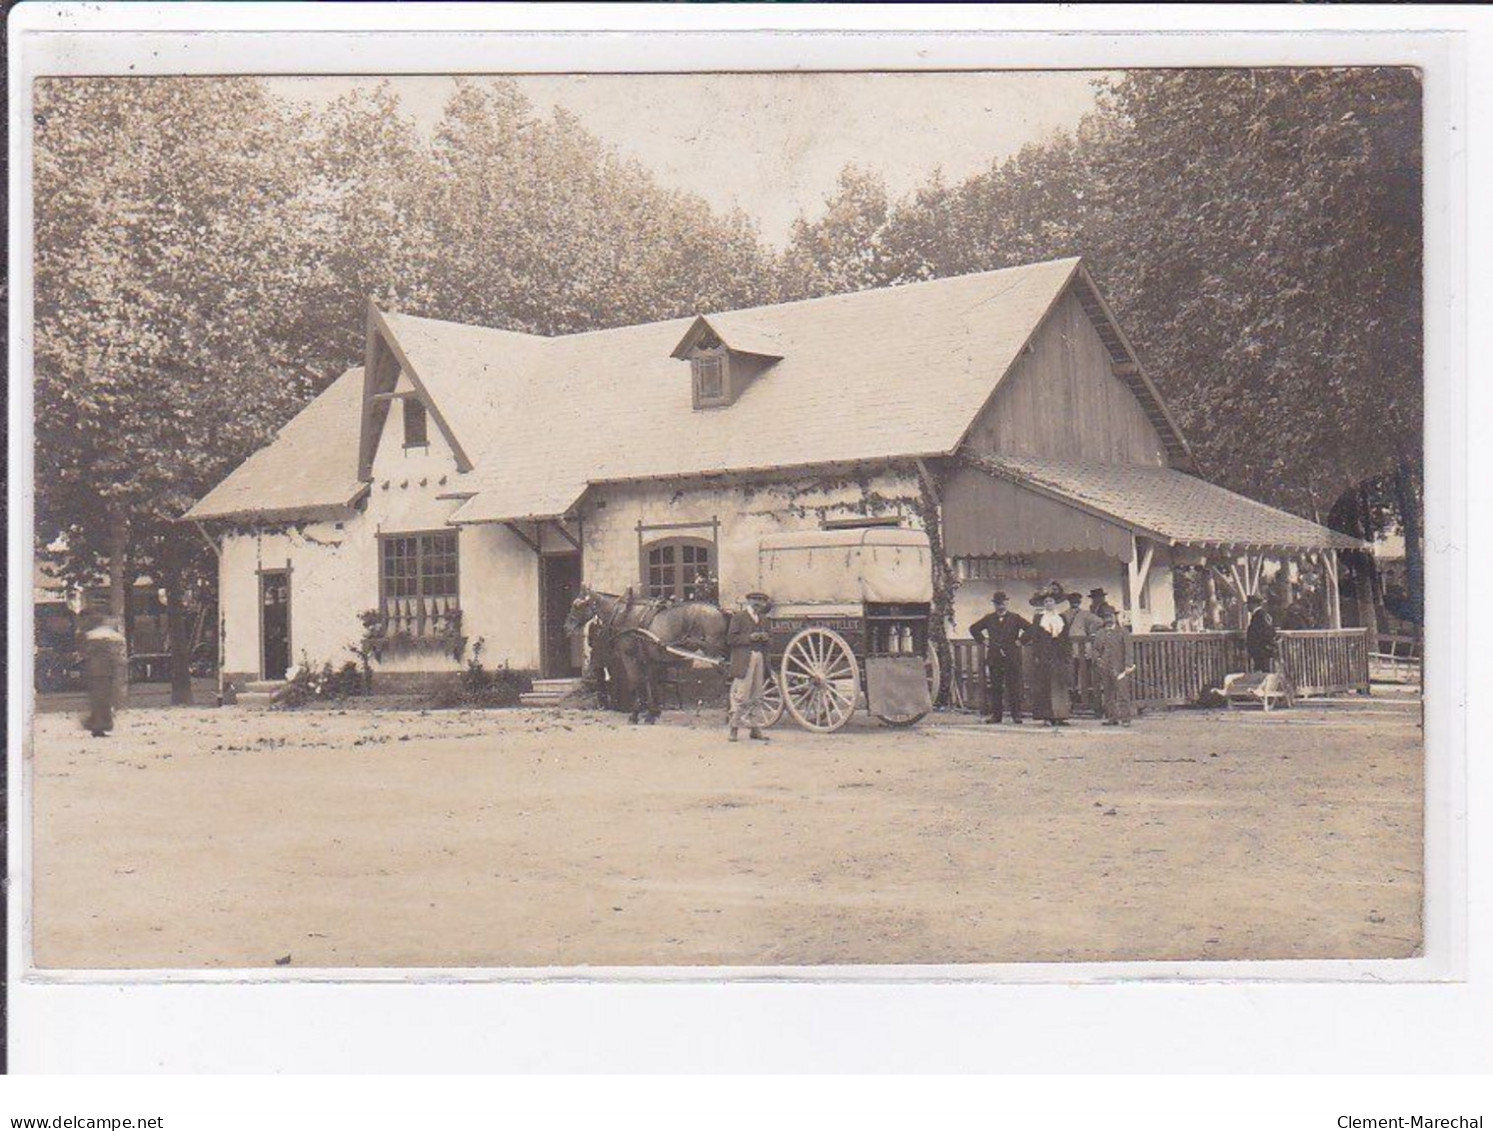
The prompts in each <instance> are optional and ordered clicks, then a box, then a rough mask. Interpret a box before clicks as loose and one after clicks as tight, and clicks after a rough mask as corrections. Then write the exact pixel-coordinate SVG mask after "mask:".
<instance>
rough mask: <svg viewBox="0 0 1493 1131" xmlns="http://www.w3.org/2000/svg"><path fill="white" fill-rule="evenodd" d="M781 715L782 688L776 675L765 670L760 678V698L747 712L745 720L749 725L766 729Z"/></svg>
mask: <svg viewBox="0 0 1493 1131" xmlns="http://www.w3.org/2000/svg"><path fill="white" fill-rule="evenodd" d="M782 717H783V689H782V688H781V687H779V686H778V677H777V676H776V675H774V674H773V673H772V672H767V673H766V675H765V676H764V678H763V680H762V698H761V699H759V700H757V704H756V706H755V707H753V708H752V709H751V710H750V711H748V712H747V714H746V718H745V722H746V725H747V726H749V727H755V728H757V729H758V730H766V729H767V728H768V727H770V726H775V725H776V724H777V721H778V720H779V719H781V718H782Z"/></svg>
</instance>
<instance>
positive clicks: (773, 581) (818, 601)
mask: <svg viewBox="0 0 1493 1131" xmlns="http://www.w3.org/2000/svg"><path fill="white" fill-rule="evenodd" d="M760 574H761V583H762V588H763V589H764V590H765V591H766V592H767V593H768V594H769V595H770V596H771V597H772V599H773V603H774V604H776V605H779V606H781V605H834V604H845V603H850V602H863V601H898V602H912V601H919V602H928V601H932V600H933V554H932V551H931V549H930V548H929V545H928V535H927V534H925V533H924V532H923V531H921V530H905V529H903V528H901V527H895V526H868V527H859V528H856V529H853V530H803V531H795V532H794V533H791V534H770V535H768V536H767V537H766V538H764V539H762V543H761V557H760Z"/></svg>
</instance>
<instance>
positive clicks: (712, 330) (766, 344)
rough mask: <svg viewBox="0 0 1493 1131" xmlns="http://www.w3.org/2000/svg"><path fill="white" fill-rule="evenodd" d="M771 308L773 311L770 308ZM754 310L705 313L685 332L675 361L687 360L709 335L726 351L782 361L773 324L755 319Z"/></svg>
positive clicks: (781, 346)
mask: <svg viewBox="0 0 1493 1131" xmlns="http://www.w3.org/2000/svg"><path fill="white" fill-rule="evenodd" d="M769 309H771V308H769ZM752 314H753V311H750V310H737V311H732V312H731V313H729V314H712V315H709V316H708V317H707V316H706V315H704V314H702V315H700V317H698V318H696V319H695V320H694V322H692V323H691V324H690V328H689V329H688V330H686V331H685V334H684V337H683V338H681V339H680V340H679V344H678V345H677V346H675V347H674V348H673V350H672V351H670V353H669V356H670V357H674V358H685V357H688V356H689V354H690V351H691V350H693V349H694V348H695V346H696V345H697V344H699V342H700V340H701V339H702V338H704V337H705V336H706V335H707V334H714V335H715V336H716V337H717V338H719V339H720V340H721V344H723V345H724V346H725V347H726V348H727V349H729V350H734V351H735V352H736V353H750V354H756V355H757V356H758V357H771V358H781V357H782V356H783V343H782V340H781V339H780V338H779V337H778V335H777V333H776V332H775V331H774V329H773V327H772V326H771V325H770V324H766V325H764V324H763V322H762V321H761V320H760V319H757V318H753V317H752Z"/></svg>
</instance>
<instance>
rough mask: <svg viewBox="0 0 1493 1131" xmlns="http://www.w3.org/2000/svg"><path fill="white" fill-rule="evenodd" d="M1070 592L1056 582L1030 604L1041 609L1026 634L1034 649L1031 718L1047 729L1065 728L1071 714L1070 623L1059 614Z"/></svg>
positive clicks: (1040, 590) (1042, 591)
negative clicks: (1047, 727) (1069, 692)
mask: <svg viewBox="0 0 1493 1131" xmlns="http://www.w3.org/2000/svg"><path fill="white" fill-rule="evenodd" d="M1067 592H1068V591H1067V588H1066V586H1064V585H1063V584H1062V583H1061V582H1057V581H1054V582H1053V583H1052V584H1051V585H1047V586H1044V587H1043V588H1041V589H1039V590H1037V592H1036V593H1034V594H1032V599H1031V603H1032V605H1033V606H1034V607H1036V608H1037V609H1038V612H1037V613H1036V615H1034V616H1033V617H1032V623H1031V625H1030V626H1029V627H1028V629H1027V632H1026V638H1027V642H1028V643H1029V644H1031V646H1032V656H1031V660H1032V704H1031V709H1032V717H1033V718H1036V719H1043V720H1045V721H1046V723H1047V725H1048V726H1055V727H1065V726H1067V725H1068V716H1069V714H1071V712H1072V708H1071V705H1070V704H1069V702H1068V681H1069V678H1070V677H1071V675H1072V670H1073V669H1072V661H1071V660H1070V658H1069V651H1068V637H1067V633H1068V622H1067V621H1065V620H1064V619H1063V614H1062V613H1061V612H1059V611H1058V609H1059V606H1058V602H1059V601H1062V600H1065V599H1066V597H1067Z"/></svg>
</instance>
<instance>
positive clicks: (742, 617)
mask: <svg viewBox="0 0 1493 1131" xmlns="http://www.w3.org/2000/svg"><path fill="white" fill-rule="evenodd" d="M771 607H772V598H771V597H769V596H768V595H767V594H766V593H761V592H755V593H748V594H747V595H746V600H745V601H744V602H743V604H742V607H741V609H740V611H738V612H736V613H733V614H732V616H731V627H730V629H728V630H727V633H726V644H727V646H728V647H729V648H730V649H731V715H730V723H729V725H730V727H731V730H730V734H729V735H728V737H729V738H730V740H731V741H732V742H735V741H737V738H738V734H737V732H738V731H739V730H740V729H741V725H742V721H743V720H746V722H747V725H748V726H749V727H750V728H751V729H750V730H748V732H747V736H748V737H749V738H754V739H756V740H757V741H758V742H766V741H767V735H765V734H763V733H762V730H761V728H760V727H757V726H752V725H751V720H752V719H754V718H757V717H758V715H759V713H760V707H761V703H762V692H763V690H764V688H765V686H766V675H767V642H768V632H767V610H768V609H770V608H771Z"/></svg>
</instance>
